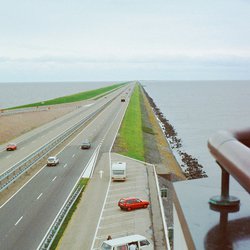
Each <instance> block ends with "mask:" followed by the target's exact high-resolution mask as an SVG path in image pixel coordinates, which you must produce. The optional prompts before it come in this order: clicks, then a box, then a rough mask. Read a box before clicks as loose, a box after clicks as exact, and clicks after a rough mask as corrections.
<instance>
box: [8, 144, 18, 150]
mask: <svg viewBox="0 0 250 250" xmlns="http://www.w3.org/2000/svg"><path fill="white" fill-rule="evenodd" d="M16 149H17V145H16V144H15V143H10V144H8V145H7V147H6V150H7V151H13V150H16Z"/></svg>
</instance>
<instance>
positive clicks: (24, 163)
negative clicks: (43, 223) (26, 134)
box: [0, 96, 117, 192]
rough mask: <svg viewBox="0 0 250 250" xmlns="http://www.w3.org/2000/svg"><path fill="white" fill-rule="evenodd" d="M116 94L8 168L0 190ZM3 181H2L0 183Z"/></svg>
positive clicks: (69, 134) (99, 110)
mask: <svg viewBox="0 0 250 250" xmlns="http://www.w3.org/2000/svg"><path fill="white" fill-rule="evenodd" d="M116 97H117V96H115V97H114V98H112V99H111V100H109V101H108V102H107V103H105V104H104V105H102V106H101V107H100V108H99V109H97V110H96V111H95V112H93V113H92V114H90V115H88V116H87V117H85V118H84V119H82V120H80V121H79V122H77V123H76V124H75V125H73V126H72V127H71V128H69V129H67V130H66V131H64V132H63V133H62V134H60V135H59V136H57V137H55V138H54V139H52V140H51V141H50V142H48V143H47V144H45V145H44V146H42V147H40V148H39V149H38V150H36V151H35V152H33V153H32V154H30V155H29V156H27V157H26V158H24V159H23V160H21V161H20V162H18V163H17V164H15V165H14V166H12V167H11V168H9V169H8V170H7V171H5V172H4V173H3V174H1V176H0V192H2V191H4V190H5V189H6V188H8V187H9V186H10V185H11V184H12V183H13V182H15V181H16V180H17V179H18V178H19V177H20V176H21V175H23V174H24V173H25V172H27V171H28V170H29V169H30V168H31V167H32V166H33V165H34V164H36V163H37V162H38V161H39V160H41V159H42V158H44V157H45V156H46V155H47V154H48V153H49V152H50V151H52V150H53V149H54V148H56V147H57V146H58V144H60V143H62V142H63V141H65V140H66V139H67V138H68V137H69V136H71V135H72V134H73V133H74V132H75V131H76V130H78V129H79V128H80V127H81V126H83V125H84V124H85V123H86V122H87V121H89V120H90V119H91V118H92V117H94V116H95V115H96V114H97V113H99V112H101V111H102V110H103V109H104V108H105V107H106V106H108V105H109V104H110V103H111V102H112V101H113V100H114V99H115V98H116ZM2 182H4V183H2Z"/></svg>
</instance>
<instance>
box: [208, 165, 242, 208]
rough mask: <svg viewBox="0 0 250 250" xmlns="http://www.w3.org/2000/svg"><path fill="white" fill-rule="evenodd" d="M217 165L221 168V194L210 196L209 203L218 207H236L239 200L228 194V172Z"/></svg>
mask: <svg viewBox="0 0 250 250" xmlns="http://www.w3.org/2000/svg"><path fill="white" fill-rule="evenodd" d="M217 163H218V162H217ZM218 165H219V166H220V168H221V195H216V196H213V197H211V198H210V200H209V203H210V204H212V205H214V206H219V207H238V206H239V204H240V200H239V199H238V198H237V197H235V196H230V195H229V177H230V176H229V173H228V172H227V171H226V170H225V169H224V168H223V167H222V166H221V165H220V164H219V163H218Z"/></svg>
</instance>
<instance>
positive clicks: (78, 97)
mask: <svg viewBox="0 0 250 250" xmlns="http://www.w3.org/2000/svg"><path fill="white" fill-rule="evenodd" d="M124 84H126V82H125V83H119V84H114V85H110V86H107V87H103V88H99V89H94V90H89V91H85V92H80V93H77V94H73V95H67V96H62V97H58V98H55V99H51V100H47V101H42V102H35V103H31V104H26V105H22V106H17V107H13V108H9V109H17V108H30V107H37V106H47V105H56V104H65V103H72V102H79V101H83V100H88V99H91V98H94V97H100V96H103V95H104V94H105V93H107V92H110V91H113V90H115V89H117V88H119V87H122V86H123V85H124Z"/></svg>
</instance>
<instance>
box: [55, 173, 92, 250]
mask: <svg viewBox="0 0 250 250" xmlns="http://www.w3.org/2000/svg"><path fill="white" fill-rule="evenodd" d="M88 180H89V179H88V178H85V179H81V180H80V181H79V183H78V186H81V187H83V190H82V192H81V194H80V195H79V197H78V198H77V199H76V201H75V203H74V205H73V206H72V207H71V209H70V210H69V213H68V215H67V216H66V218H65V220H64V222H63V224H62V225H61V227H60V229H59V231H58V233H57V235H56V237H55V239H54V241H53V243H52V245H51V247H50V249H51V250H54V249H56V247H57V245H58V243H59V241H60V239H61V237H62V236H63V233H64V231H65V229H66V228H67V225H68V224H69V222H70V219H71V217H72V215H73V213H74V212H75V210H76V209H77V205H78V203H79V202H80V200H81V197H82V193H83V191H84V189H85V187H86V185H87V183H88Z"/></svg>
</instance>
